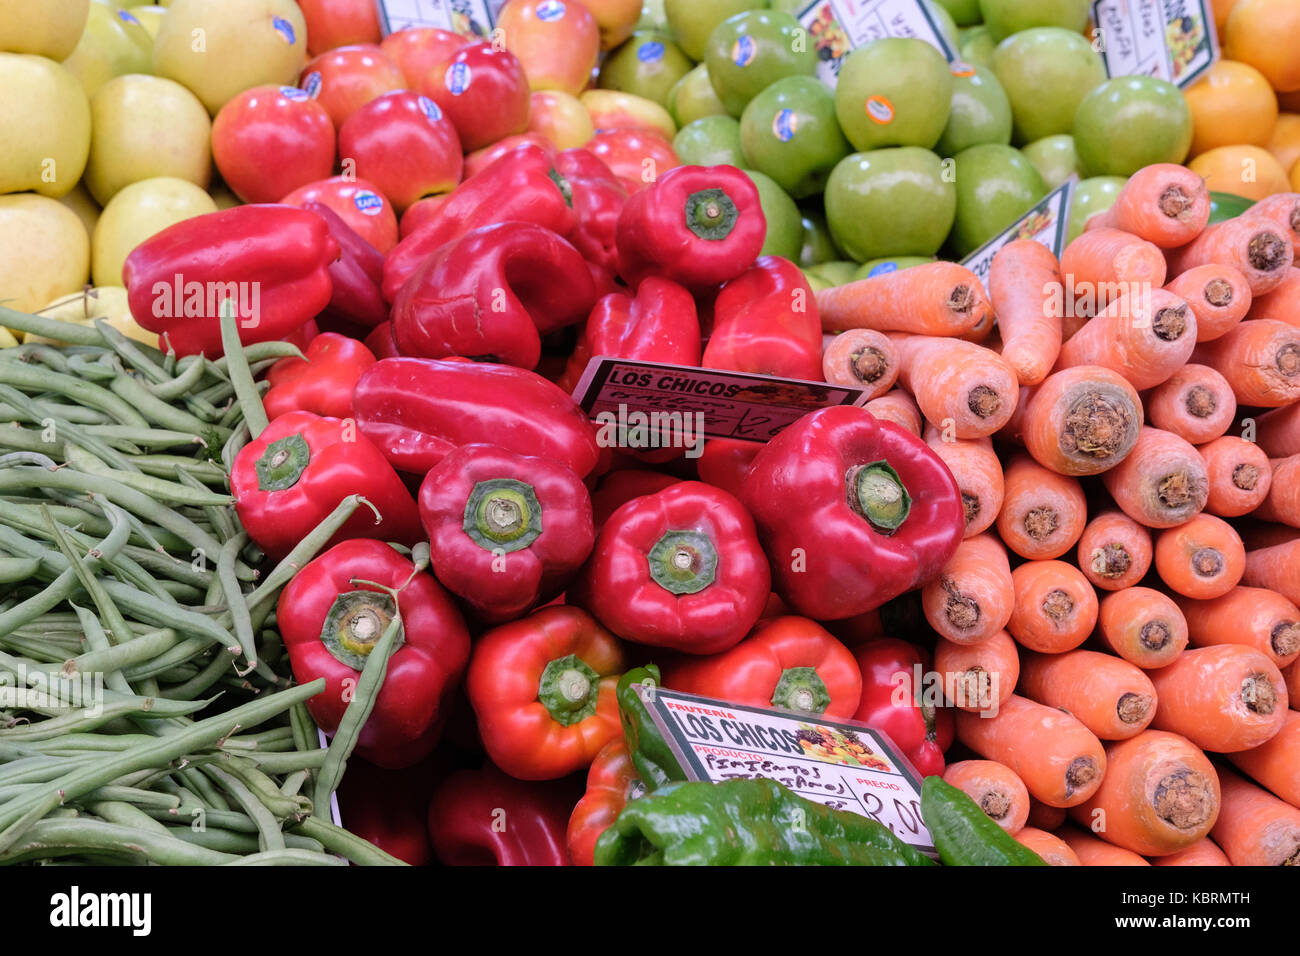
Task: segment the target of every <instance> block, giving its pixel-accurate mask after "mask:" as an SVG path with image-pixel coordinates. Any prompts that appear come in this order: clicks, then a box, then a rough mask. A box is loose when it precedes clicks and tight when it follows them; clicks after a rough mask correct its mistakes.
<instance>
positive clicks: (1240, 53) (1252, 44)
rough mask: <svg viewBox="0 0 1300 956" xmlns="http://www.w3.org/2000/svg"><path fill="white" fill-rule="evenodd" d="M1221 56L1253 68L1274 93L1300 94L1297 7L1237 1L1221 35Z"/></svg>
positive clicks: (1278, 0)
mask: <svg viewBox="0 0 1300 956" xmlns="http://www.w3.org/2000/svg"><path fill="white" fill-rule="evenodd" d="M1223 55H1224V56H1225V57H1227V58H1228V59H1230V60H1240V61H1241V62H1243V63H1249V64H1250V65H1251V66H1253V67H1255V69H1257V70H1259V72H1260V73H1262V74H1264V76H1265V77H1266V78H1267V79H1268V82H1269V83H1270V84H1272V86H1273V88H1274V89H1275V90H1279V91H1281V92H1283V93H1286V92H1290V91H1292V90H1300V3H1298V2H1296V0H1238V2H1237V4H1236V5H1235V6H1234V7H1233V8H1232V12H1231V13H1230V14H1229V15H1228V23H1227V26H1226V27H1225V28H1224V31H1223Z"/></svg>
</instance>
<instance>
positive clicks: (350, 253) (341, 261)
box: [302, 202, 388, 329]
mask: <svg viewBox="0 0 1300 956" xmlns="http://www.w3.org/2000/svg"><path fill="white" fill-rule="evenodd" d="M302 208H303V209H306V210H307V211H308V212H314V213H315V214H316V215H318V216H320V217H321V218H322V219H324V220H325V225H326V226H328V227H329V231H330V235H331V236H332V237H333V238H334V241H335V242H337V243H338V244H339V257H338V259H336V260H335V261H334V262H331V263H330V267H329V272H330V285H331V289H330V301H329V305H328V306H327V307H326V309H325V313H324V316H323V318H326V319H329V318H336V319H341V320H343V321H345V322H351V323H353V324H355V325H358V326H361V327H362V328H365V329H373V328H374V327H375V326H376V325H378V324H379V323H381V322H385V321H387V320H388V303H387V302H385V301H384V295H383V293H382V292H380V291H379V284H380V283H381V282H382V281H383V278H384V254H383V253H382V252H380V251H379V250H378V249H376V248H375V247H374V246H372V245H371V244H370V243H369V242H367V241H366V240H365V239H363V238H362V237H361V235H360V234H359V233H358V232H357V231H356V230H355V229H353V228H352V227H351V226H349V225H348V224H347V222H346V221H345V220H344V219H343V217H342V216H340V215H339V214H338V213H336V212H335V211H334V210H333V209H331V208H330V207H329V206H327V205H325V204H324V203H322V202H305V203H303V204H302Z"/></svg>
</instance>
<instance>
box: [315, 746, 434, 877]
mask: <svg viewBox="0 0 1300 956" xmlns="http://www.w3.org/2000/svg"><path fill="white" fill-rule="evenodd" d="M436 759H437V755H436V754H435V755H433V756H432V757H431V758H430V759H428V760H421V761H420V762H419V763H417V764H415V765H413V766H410V767H403V768H402V769H400V770H385V769H383V768H382V767H376V766H374V765H373V764H370V763H367V762H366V761H364V760H362V759H361V758H359V757H355V756H353V757H350V758H348V769H347V773H345V774H344V775H343V778H342V780H340V781H339V816H340V817H341V818H342V821H343V825H344V826H345V827H347V829H348V831H349V832H350V833H355V834H356V835H357V836H359V837H361V838H362V839H363V840H369V841H370V842H371V843H373V844H374V845H375V846H377V847H379V849H381V850H383V851H384V852H385V853H389V854H391V855H393V856H395V857H397V858H398V859H399V860H402V861H403V862H405V863H409V864H411V866H427V865H428V864H429V862H430V861H431V860H432V859H433V847H432V846H431V845H430V844H429V825H428V816H429V800H430V798H431V797H432V796H433V788H434V786H435V785H436V780H437V771H436V768H435V767H434V766H433V763H434V761H435V760H436Z"/></svg>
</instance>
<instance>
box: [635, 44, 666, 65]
mask: <svg viewBox="0 0 1300 956" xmlns="http://www.w3.org/2000/svg"><path fill="white" fill-rule="evenodd" d="M636 58H637V59H638V60H640V61H641V62H642V63H658V62H659V61H660V60H662V59H663V58H664V45H663V44H662V43H660V42H659V41H658V40H651V41H650V42H649V43H642V44H641V46H640V48H639V49H638V50H637V51H636Z"/></svg>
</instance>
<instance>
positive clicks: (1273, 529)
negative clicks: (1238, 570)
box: [1237, 518, 1300, 581]
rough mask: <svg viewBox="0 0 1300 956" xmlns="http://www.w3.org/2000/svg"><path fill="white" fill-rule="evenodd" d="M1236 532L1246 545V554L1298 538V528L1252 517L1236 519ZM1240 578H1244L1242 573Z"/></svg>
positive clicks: (1299, 535)
mask: <svg viewBox="0 0 1300 956" xmlns="http://www.w3.org/2000/svg"><path fill="white" fill-rule="evenodd" d="M1237 533H1238V534H1240V535H1241V542H1242V544H1244V545H1245V546H1246V554H1250V552H1252V551H1258V550H1259V549H1260V548H1271V547H1273V545H1275V544H1288V543H1289V542H1291V541H1294V540H1295V539H1296V538H1300V528H1293V527H1291V526H1290V525H1286V524H1273V523H1272V522H1269V521H1257V520H1255V519H1254V518H1244V519H1242V520H1240V521H1238V522H1237ZM1242 580H1243V581H1244V580H1245V575H1242Z"/></svg>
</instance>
